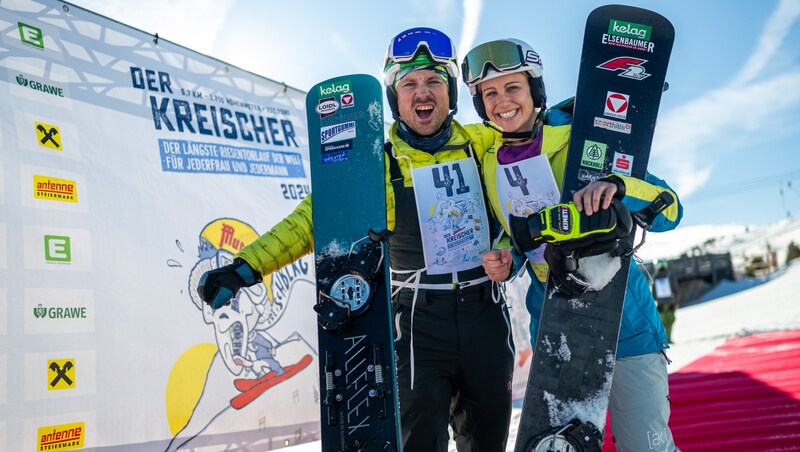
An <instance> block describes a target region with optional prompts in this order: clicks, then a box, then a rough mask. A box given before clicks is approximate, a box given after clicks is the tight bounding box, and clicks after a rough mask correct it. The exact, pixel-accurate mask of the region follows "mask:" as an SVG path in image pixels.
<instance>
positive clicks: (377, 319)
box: [306, 74, 402, 451]
mask: <svg viewBox="0 0 800 452" xmlns="http://www.w3.org/2000/svg"><path fill="white" fill-rule="evenodd" d="M382 95H383V93H382V88H381V84H380V83H379V82H378V81H377V80H376V79H375V78H374V77H371V76H369V75H363V74H356V75H347V76H342V77H336V78H333V79H330V80H326V81H324V82H321V83H319V84H317V85H315V86H314V87H313V88H311V90H310V91H309V93H308V95H307V96H306V114H307V119H308V146H309V156H310V157H309V158H310V162H311V164H310V166H311V188H312V193H313V194H312V196H313V198H312V203H313V209H312V212H313V213H312V219H313V224H314V254H315V265H316V278H317V287H316V288H317V300H316V304H315V305H314V310H315V311H316V312H317V323H318V328H317V331H318V340H319V359H318V362H319V378H320V411H321V416H320V424H321V437H322V450H324V451H370V450H380V451H397V450H400V449H401V447H402V446H401V442H400V417H399V413H398V398H397V381H396V378H395V374H396V372H395V361H394V342H393V335H392V323H391V299H390V280H389V255H388V249H387V244H388V232H386V187H385V182H384V181H385V176H384V174H385V169H384V152H383V140H384V135H383V132H384V128H383V103H382V102H383V97H382Z"/></svg>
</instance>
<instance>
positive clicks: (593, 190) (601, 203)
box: [572, 180, 618, 216]
mask: <svg viewBox="0 0 800 452" xmlns="http://www.w3.org/2000/svg"><path fill="white" fill-rule="evenodd" d="M617 190H618V188H617V185H616V184H615V183H613V182H609V181H605V180H596V181H594V182H592V183H590V184H589V185H587V186H585V187H583V188H581V189H580V190H578V191H576V192H575V194H574V195H573V196H572V203H573V204H575V208H576V209H578V212H584V213H585V214H586V215H587V216H591V215H592V214H593V213H595V212H599V211H600V209H601V208H602V210H606V209H608V207H609V206H611V199H612V198H614V195H615V194H617Z"/></svg>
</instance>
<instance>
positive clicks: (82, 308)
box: [23, 289, 95, 334]
mask: <svg viewBox="0 0 800 452" xmlns="http://www.w3.org/2000/svg"><path fill="white" fill-rule="evenodd" d="M23 310H24V321H23V331H24V333H25V334H54V333H59V334H65V333H91V332H94V331H95V303H94V292H93V290H92V289H25V290H24V292H23Z"/></svg>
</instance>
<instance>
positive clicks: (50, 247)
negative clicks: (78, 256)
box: [44, 235, 72, 263]
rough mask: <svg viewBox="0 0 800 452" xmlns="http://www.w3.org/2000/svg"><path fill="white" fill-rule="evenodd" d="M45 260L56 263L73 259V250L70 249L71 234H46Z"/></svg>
mask: <svg viewBox="0 0 800 452" xmlns="http://www.w3.org/2000/svg"><path fill="white" fill-rule="evenodd" d="M44 260H45V261H47V262H55V263H66V262H70V261H72V251H71V250H70V239H69V236H66V235H45V236H44Z"/></svg>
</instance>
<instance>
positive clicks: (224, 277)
mask: <svg viewBox="0 0 800 452" xmlns="http://www.w3.org/2000/svg"><path fill="white" fill-rule="evenodd" d="M261 280H262V279H261V274H260V273H258V272H257V271H255V270H254V269H253V267H251V266H250V264H248V263H247V262H245V260H244V259H236V260H234V261H233V263H232V264H230V265H226V266H224V267H220V268H215V269H214V270H209V271H207V272H206V273H205V274H204V275H203V276H202V277H200V282H199V283H198V284H197V294H198V295H200V298H201V299H203V301H205V302H206V303H208V304H209V305H210V306H211V307H212V308H213V309H219V308H221V307H223V306H225V305H226V304H228V303H230V301H231V298H233V297H235V296H236V294H237V293H238V292H239V289H241V288H242V287H250V286H252V285H253V284H257V283H260V282H261Z"/></svg>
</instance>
